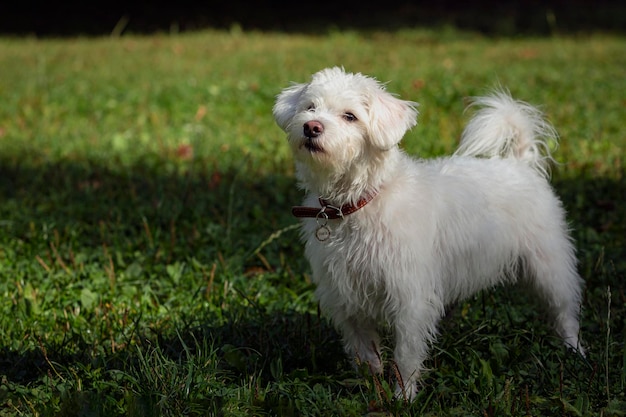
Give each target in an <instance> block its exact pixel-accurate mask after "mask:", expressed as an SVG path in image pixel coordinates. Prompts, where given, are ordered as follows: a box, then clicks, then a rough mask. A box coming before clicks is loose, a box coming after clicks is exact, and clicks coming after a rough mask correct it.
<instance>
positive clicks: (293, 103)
mask: <svg viewBox="0 0 626 417" xmlns="http://www.w3.org/2000/svg"><path fill="white" fill-rule="evenodd" d="M307 86H308V84H294V85H292V86H290V87H287V88H285V89H284V90H283V91H282V92H281V93H280V94H279V95H278V96H277V97H276V103H275V104H274V108H273V109H272V113H273V114H274V119H275V120H276V123H277V124H278V126H280V128H281V129H283V130H287V126H288V125H289V122H290V121H291V119H292V118H293V116H295V115H296V109H297V107H298V101H299V100H300V96H301V95H302V93H303V92H304V90H306V87H307Z"/></svg>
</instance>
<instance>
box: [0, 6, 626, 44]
mask: <svg viewBox="0 0 626 417" xmlns="http://www.w3.org/2000/svg"><path fill="white" fill-rule="evenodd" d="M234 25H237V26H238V27H241V28H242V29H244V30H276V31H287V32H302V33H327V32H328V31H331V30H341V29H366V30H393V29H398V28H402V27H416V26H420V27H435V28H437V27H444V26H452V27H455V28H459V29H465V30H472V31H476V32H481V33H484V34H487V35H504V36H513V35H547V34H554V33H585V32H591V31H604V32H619V33H624V32H626V1H623V0H621V1H617V0H599V1H583V0H574V1H567V0H551V1H537V0H526V1H525V0H516V1H496V0H474V1H472V0H469V1H459V0H456V1H454V0H443V1H438V0H431V1H407V0H404V1H402V0H382V1H380V0H379V1H377V2H371V1H369V2H368V1H367V0H359V1H350V0H348V1H337V0H335V1H329V0H304V1H294V0H291V1H288V0H273V1H267V2H253V1H243V0H233V1H214V0H206V1H203V2H201V1H190V0H180V1H177V0H172V1H171V2H169V3H162V2H150V1H147V0H145V1H135V2H128V1H120V0H111V1H102V0H96V1H91V2H90V1H66V2H55V1H49V2H45V3H44V2H40V1H29V0H24V1H21V2H20V1H11V2H7V1H0V34H5V35H6V34H11V35H20V36H22V35H28V36H39V37H46V36H76V35H110V34H121V33H154V32H184V31H191V30H197V29H205V28H216V29H228V28H231V27H233V26H234Z"/></svg>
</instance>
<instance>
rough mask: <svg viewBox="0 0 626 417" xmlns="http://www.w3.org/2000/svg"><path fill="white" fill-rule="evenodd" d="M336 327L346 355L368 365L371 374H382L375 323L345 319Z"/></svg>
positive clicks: (378, 339) (351, 318) (365, 319)
mask: <svg viewBox="0 0 626 417" xmlns="http://www.w3.org/2000/svg"><path fill="white" fill-rule="evenodd" d="M337 326H338V329H339V331H340V332H341V334H342V336H343V340H344V346H345V349H346V352H347V353H348V355H351V356H352V357H355V358H356V360H357V361H358V362H361V363H368V364H369V366H370V369H371V370H372V372H374V373H377V374H380V373H382V371H383V364H382V361H381V357H380V336H379V335H378V332H377V331H376V322H375V321H374V320H372V319H370V318H368V317H364V318H361V317H359V318H356V317H346V318H345V319H344V320H342V321H341V322H338V323H337Z"/></svg>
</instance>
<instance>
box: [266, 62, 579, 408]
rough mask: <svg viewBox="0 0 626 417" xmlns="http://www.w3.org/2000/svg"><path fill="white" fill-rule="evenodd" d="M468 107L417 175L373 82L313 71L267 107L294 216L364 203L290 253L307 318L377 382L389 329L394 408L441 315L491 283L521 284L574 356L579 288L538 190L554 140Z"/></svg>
mask: <svg viewBox="0 0 626 417" xmlns="http://www.w3.org/2000/svg"><path fill="white" fill-rule="evenodd" d="M475 103H476V104H477V105H478V106H480V107H481V109H480V110H479V111H478V112H477V113H476V115H475V116H474V118H473V119H472V120H471V121H470V122H469V124H468V127H467V129H466V130H465V132H464V134H463V137H462V142H461V145H460V147H459V150H458V151H457V152H456V153H455V154H454V155H453V156H452V157H450V158H442V159H436V160H430V161H420V160H416V159H413V158H411V157H409V156H408V155H406V154H405V153H404V152H402V151H401V150H400V149H399V147H398V143H399V142H400V140H401V139H402V136H403V135H404V133H405V132H406V131H407V130H408V129H410V128H411V127H413V126H414V125H415V118H416V116H417V111H416V109H415V107H416V105H415V103H412V102H408V101H403V100H400V99H398V98H396V97H394V96H393V95H391V94H389V93H388V92H386V91H385V89H384V87H383V86H382V85H381V84H380V83H378V82H377V81H376V80H374V79H373V78H370V77H366V76H364V75H361V74H351V73H346V72H345V71H344V70H343V69H340V68H329V69H325V70H322V71H320V72H318V73H316V74H314V75H313V77H312V79H311V81H310V82H309V83H307V84H295V85H293V86H291V87H289V88H286V89H285V90H283V91H282V93H281V94H280V95H279V96H278V98H277V100H276V104H275V106H274V117H275V119H276V121H277V123H278V125H279V126H280V127H281V128H282V129H284V130H285V131H286V132H287V136H288V140H289V144H290V145H291V147H292V150H293V153H294V156H295V160H296V169H297V176H298V179H299V181H300V183H301V185H302V187H303V188H304V189H305V190H306V192H307V197H306V199H305V202H304V204H305V205H307V206H312V207H319V202H318V198H319V197H323V198H325V199H327V200H330V201H331V202H332V204H333V205H334V206H341V205H343V204H346V203H350V202H355V201H357V200H358V199H359V198H360V197H362V196H364V195H366V194H367V193H371V194H373V193H377V195H376V197H375V198H374V199H373V200H372V201H371V202H370V203H369V204H367V205H366V206H365V207H363V208H362V209H361V210H359V211H357V212H355V213H353V214H351V215H348V216H346V217H345V218H344V219H338V220H331V221H330V222H329V224H328V225H329V227H330V229H331V236H330V238H329V239H328V240H325V241H323V242H320V241H318V240H317V239H316V237H315V231H316V229H317V227H318V226H317V223H316V220H315V219H304V220H303V240H304V242H305V253H306V256H307V258H308V259H309V261H310V263H311V267H312V270H313V279H314V281H315V283H316V284H317V291H316V295H317V297H318V299H319V302H320V305H321V308H322V310H323V311H324V312H325V313H326V314H328V315H329V316H330V317H331V319H332V321H333V323H334V325H335V326H336V327H337V329H338V330H339V331H340V332H341V334H342V336H343V339H344V342H345V347H346V350H347V351H348V352H349V354H350V355H354V356H357V357H358V358H360V360H362V361H367V362H369V363H370V365H371V367H372V368H373V369H374V370H375V371H376V372H381V371H382V363H381V359H380V352H379V341H380V338H379V335H378V332H377V326H378V325H379V324H380V323H381V322H383V321H386V322H388V323H390V324H391V326H392V328H393V330H394V334H395V339H396V340H395V342H396V343H395V351H394V360H395V362H396V364H397V365H398V368H399V371H400V374H401V377H402V383H400V384H399V385H398V388H397V395H399V396H405V397H408V398H413V397H414V395H415V392H416V389H417V381H418V379H419V376H420V373H421V372H423V370H424V365H423V363H424V360H425V359H426V358H427V354H428V350H429V345H430V344H431V343H432V342H433V341H434V340H435V337H436V335H437V324H438V321H439V320H440V318H441V317H442V316H443V314H444V307H445V306H446V305H447V304H449V303H451V302H454V301H456V300H460V299H463V298H466V297H469V296H471V295H472V294H474V293H476V292H477V291H480V290H482V289H485V288H489V287H492V286H494V285H497V284H500V283H503V282H516V281H517V280H518V279H520V280H524V281H525V282H527V283H528V284H530V286H531V287H532V288H534V289H535V290H536V292H537V294H538V295H539V296H540V299H541V300H542V301H543V303H544V304H545V306H546V307H547V308H548V310H549V311H550V312H551V313H552V316H553V318H554V322H555V326H556V331H557V332H558V334H559V335H560V336H561V337H562V338H563V340H564V342H565V343H566V344H567V345H568V346H570V347H573V348H575V349H578V350H579V352H581V353H583V351H582V348H581V346H580V342H579V338H578V332H579V322H578V314H579V310H580V302H581V285H582V280H581V278H580V277H579V275H578V273H577V272H576V259H575V255H574V247H573V245H572V242H571V239H570V237H569V236H568V232H567V224H566V222H565V213H564V210H563V208H562V206H561V203H560V201H559V199H558V198H557V197H556V196H555V194H554V192H553V191H552V189H551V187H550V185H549V184H548V182H547V180H546V175H547V164H546V161H548V160H549V159H550V156H549V152H548V153H547V152H546V151H547V150H548V148H549V146H548V142H547V141H556V137H555V133H554V130H553V129H552V127H551V126H550V125H549V124H548V123H547V122H546V121H545V120H544V119H543V117H542V115H541V113H540V112H539V111H538V110H536V109H535V108H533V107H531V106H529V105H528V104H525V103H521V102H518V101H514V100H513V99H512V98H511V97H510V96H509V94H508V93H505V92H502V91H500V92H496V93H494V94H493V95H491V96H488V97H483V98H478V99H476V100H475ZM351 115H353V116H355V117H356V119H353V118H352V117H351ZM310 121H316V122H319V123H320V124H321V126H322V127H323V132H322V133H321V134H320V135H319V136H317V137H315V138H312V139H311V138H307V137H306V136H305V134H304V131H303V125H304V124H305V123H307V122H310ZM312 144H314V146H313V147H312V146H311V145H312ZM479 155H480V156H486V157H487V158H477V157H476V156H479ZM401 387H404V392H403V391H402V389H401Z"/></svg>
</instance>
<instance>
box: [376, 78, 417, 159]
mask: <svg viewBox="0 0 626 417" xmlns="http://www.w3.org/2000/svg"><path fill="white" fill-rule="evenodd" d="M416 106H417V103H414V102H411V101H405V100H400V99H398V98H396V97H394V96H393V95H391V94H389V93H388V92H386V91H385V90H382V89H381V90H379V91H378V92H376V93H375V94H373V95H372V97H371V98H370V103H369V121H370V125H369V135H370V141H371V143H372V145H374V146H376V147H377V148H379V149H381V150H387V149H390V148H391V147H393V146H395V145H397V144H398V143H399V142H400V140H401V139H402V137H403V136H404V134H405V133H406V131H407V130H409V129H410V128H412V127H413V126H415V124H416V123H417V121H416V117H417V109H416Z"/></svg>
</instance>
